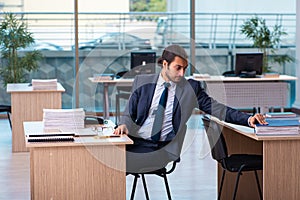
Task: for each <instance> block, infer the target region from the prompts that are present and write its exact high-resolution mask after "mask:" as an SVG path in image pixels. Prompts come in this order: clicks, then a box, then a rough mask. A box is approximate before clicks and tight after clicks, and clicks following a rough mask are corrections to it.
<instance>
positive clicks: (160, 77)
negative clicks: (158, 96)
mask: <svg viewBox="0 0 300 200" xmlns="http://www.w3.org/2000/svg"><path fill="white" fill-rule="evenodd" d="M164 82H166V81H165V80H164V78H163V77H162V75H161V73H160V74H159V77H158V80H157V84H158V85H159V86H163V85H164ZM169 83H170V85H171V87H175V86H176V83H174V82H172V81H169Z"/></svg>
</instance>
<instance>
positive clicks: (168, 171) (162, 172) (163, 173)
mask: <svg viewBox="0 0 300 200" xmlns="http://www.w3.org/2000/svg"><path fill="white" fill-rule="evenodd" d="M179 162H180V158H178V159H177V160H175V161H173V162H172V167H170V168H167V166H166V167H164V168H161V169H158V170H155V171H150V172H144V173H126V175H133V176H134V180H133V185H132V190H131V195H130V200H133V199H134V194H135V190H136V185H137V180H138V178H140V177H142V182H143V187H144V191H145V196H146V199H147V200H149V194H148V190H147V184H146V178H145V175H146V174H152V175H157V176H160V177H163V178H164V182H165V186H166V191H167V195H168V199H172V198H171V192H170V187H169V183H168V179H167V175H168V174H171V173H172V172H173V171H174V170H175V168H176V164H177V163H179Z"/></svg>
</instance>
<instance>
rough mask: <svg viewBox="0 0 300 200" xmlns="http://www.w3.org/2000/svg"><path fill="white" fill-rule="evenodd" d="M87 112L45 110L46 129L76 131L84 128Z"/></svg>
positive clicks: (77, 110)
mask: <svg viewBox="0 0 300 200" xmlns="http://www.w3.org/2000/svg"><path fill="white" fill-rule="evenodd" d="M84 117H85V112H84V110H83V109H82V108H76V109H43V122H44V129H45V130H49V129H60V130H63V131H76V130H77V129H82V128H84Z"/></svg>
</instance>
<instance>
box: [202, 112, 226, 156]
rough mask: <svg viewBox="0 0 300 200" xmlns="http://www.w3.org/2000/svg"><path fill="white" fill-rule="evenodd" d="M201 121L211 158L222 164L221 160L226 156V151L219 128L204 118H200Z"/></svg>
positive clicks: (213, 122)
mask: <svg viewBox="0 0 300 200" xmlns="http://www.w3.org/2000/svg"><path fill="white" fill-rule="evenodd" d="M202 121H203V124H204V128H205V132H206V135H207V138H208V141H209V145H210V148H211V154H212V157H213V159H215V160H217V161H218V162H222V160H223V159H224V158H226V157H227V156H228V151H227V146H226V142H225V138H224V136H223V134H222V129H221V126H220V125H219V124H218V123H217V122H215V121H213V120H211V119H209V118H208V117H206V116H204V117H203V118H202Z"/></svg>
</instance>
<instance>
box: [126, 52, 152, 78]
mask: <svg viewBox="0 0 300 200" xmlns="http://www.w3.org/2000/svg"><path fill="white" fill-rule="evenodd" d="M155 66H156V53H155V52H149V51H147V52H131V64H130V74H131V75H133V76H134V75H137V74H154V73H155Z"/></svg>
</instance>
